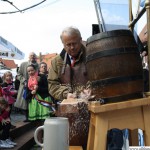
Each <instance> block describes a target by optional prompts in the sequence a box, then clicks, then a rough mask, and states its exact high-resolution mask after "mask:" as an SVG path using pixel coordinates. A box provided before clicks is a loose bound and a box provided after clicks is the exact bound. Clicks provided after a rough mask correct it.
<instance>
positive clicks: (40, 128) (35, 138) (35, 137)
mask: <svg viewBox="0 0 150 150" xmlns="http://www.w3.org/2000/svg"><path fill="white" fill-rule="evenodd" d="M40 130H44V126H40V127H38V128H37V129H36V130H35V132H34V140H35V142H36V143H37V145H39V146H41V147H43V143H40V142H39V141H38V139H37V135H38V133H39V131H40Z"/></svg>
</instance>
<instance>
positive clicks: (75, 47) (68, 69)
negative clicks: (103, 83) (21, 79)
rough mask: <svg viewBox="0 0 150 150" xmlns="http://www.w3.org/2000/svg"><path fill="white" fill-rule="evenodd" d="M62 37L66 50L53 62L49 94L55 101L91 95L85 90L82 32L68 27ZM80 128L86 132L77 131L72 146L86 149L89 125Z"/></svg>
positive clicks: (85, 75)
mask: <svg viewBox="0 0 150 150" xmlns="http://www.w3.org/2000/svg"><path fill="white" fill-rule="evenodd" d="M60 37H61V41H62V43H63V46H64V48H63V50H62V51H61V53H60V55H57V56H56V57H55V58H54V59H53V60H52V61H51V67H50V69H49V73H48V83H49V93H50V94H51V95H52V96H53V97H54V99H55V100H60V101H62V100H63V99H66V98H68V99H69V98H77V97H79V95H78V93H80V92H81V91H84V94H89V93H88V92H87V90H83V89H84V88H85V87H86V83H87V81H88V79H87V71H86V66H85V61H86V48H85V47H84V46H83V44H82V37H81V34H80V31H79V30H78V29H77V28H75V27H67V28H65V29H64V30H63V32H62V34H61V36H60ZM85 89H86V88H85ZM75 92H76V93H77V95H76V94H75ZM82 94H83V93H82ZM84 115H86V116H87V119H89V118H88V116H89V115H88V113H87V114H84ZM79 119H80V118H79ZM79 122H80V123H81V122H82V120H79ZM87 122H88V121H87ZM70 124H71V121H70ZM76 124H78V123H76ZM78 125H79V124H78ZM84 125H85V126H86V127H87V128H86V129H85V130H84V129H83V128H84ZM79 126H80V129H81V128H82V131H83V130H84V131H83V132H84V133H81V132H80V131H79V130H78V131H77V129H75V130H76V133H77V136H76V137H74V138H75V140H74V138H72V139H70V145H82V146H83V147H84V149H85V148H86V142H87V134H88V124H87V123H85V122H82V125H79ZM71 128H73V126H72V127H71V126H70V129H71ZM78 129H79V128H78ZM70 131H71V130H70ZM70 137H71V136H70Z"/></svg>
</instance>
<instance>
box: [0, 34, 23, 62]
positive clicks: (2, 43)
mask: <svg viewBox="0 0 150 150" xmlns="http://www.w3.org/2000/svg"><path fill="white" fill-rule="evenodd" d="M24 56H25V54H24V53H23V52H21V51H20V50H19V49H18V48H17V47H15V46H14V45H13V44H12V43H10V42H9V41H7V40H5V39H4V38H3V37H1V36H0V58H7V59H18V60H21V59H24Z"/></svg>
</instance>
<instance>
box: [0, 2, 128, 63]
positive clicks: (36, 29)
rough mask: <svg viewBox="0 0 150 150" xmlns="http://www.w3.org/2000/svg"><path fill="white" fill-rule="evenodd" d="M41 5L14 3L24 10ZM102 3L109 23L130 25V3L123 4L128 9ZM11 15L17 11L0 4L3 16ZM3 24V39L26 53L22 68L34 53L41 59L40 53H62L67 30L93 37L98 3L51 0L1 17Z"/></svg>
mask: <svg viewBox="0 0 150 150" xmlns="http://www.w3.org/2000/svg"><path fill="white" fill-rule="evenodd" d="M10 1H12V0H10ZM41 1H42V0H13V4H14V5H15V6H16V7H17V8H19V9H24V8H27V7H28V6H31V5H33V4H36V3H39V2H41ZM101 1H102V2H103V3H102V7H103V9H102V11H103V15H104V18H105V21H106V23H114V24H115V23H116V24H120V23H121V24H128V21H129V20H128V10H126V8H127V5H126V4H127V2H128V0H121V2H122V3H124V4H125V5H124V6H121V5H120V0H113V2H114V3H115V4H116V5H114V4H113V5H111V4H109V3H110V0H101ZM110 6H111V7H110ZM112 6H119V7H118V8H117V9H116V8H115V7H112ZM120 6H121V7H120ZM116 10H118V11H116ZM7 11H17V10H16V9H15V7H13V6H12V5H10V4H9V3H7V2H4V1H0V13H1V12H7ZM112 12H113V13H112ZM0 20H1V21H0V22H1V23H0V36H2V37H3V38H5V39H6V40H8V41H10V42H11V43H12V44H14V45H15V46H16V47H17V48H18V49H20V50H21V51H23V52H24V53H25V59H24V60H15V62H16V63H18V64H20V63H21V62H22V61H26V60H27V59H28V55H29V53H30V52H32V51H34V52H35V53H36V54H37V55H39V53H40V52H41V53H42V54H46V53H60V51H61V50H62V48H63V45H62V43H61V40H60V34H61V32H62V30H63V29H64V28H65V27H68V26H75V27H77V28H78V29H79V30H80V31H81V35H82V39H83V40H85V41H86V40H87V38H89V37H90V36H92V24H98V19H97V16H96V10H95V6H94V0H47V1H45V2H44V3H42V4H41V5H39V6H38V7H34V8H33V9H29V10H27V11H25V12H22V13H20V12H19V13H14V14H0Z"/></svg>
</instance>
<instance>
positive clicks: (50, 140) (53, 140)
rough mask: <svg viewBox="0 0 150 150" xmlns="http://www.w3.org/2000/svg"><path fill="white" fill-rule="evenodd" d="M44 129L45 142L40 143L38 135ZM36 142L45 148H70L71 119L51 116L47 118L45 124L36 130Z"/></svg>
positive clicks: (50, 149) (59, 149)
mask: <svg viewBox="0 0 150 150" xmlns="http://www.w3.org/2000/svg"><path fill="white" fill-rule="evenodd" d="M40 130H43V131H44V138H43V139H44V142H43V143H40V142H39V141H38V139H37V135H38V133H39V131H40ZM34 140H35V142H36V143H37V144H38V145H40V146H41V147H43V149H44V150H69V121H68V118H65V117H51V118H48V119H46V120H45V122H44V125H43V126H40V127H38V128H37V129H36V130H35V132H34Z"/></svg>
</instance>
